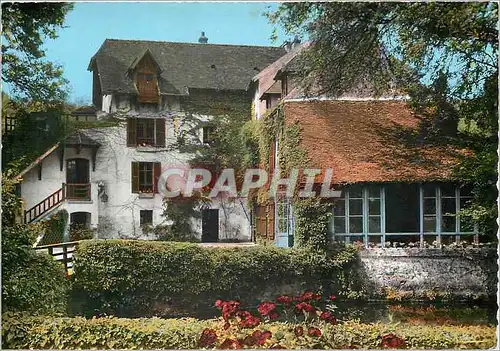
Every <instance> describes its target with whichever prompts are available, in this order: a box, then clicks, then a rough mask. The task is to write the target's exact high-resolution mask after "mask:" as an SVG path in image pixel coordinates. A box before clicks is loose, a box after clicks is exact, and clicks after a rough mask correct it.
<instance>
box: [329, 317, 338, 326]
mask: <svg viewBox="0 0 500 351" xmlns="http://www.w3.org/2000/svg"><path fill="white" fill-rule="evenodd" d="M328 323H330V324H331V325H336V324H337V318H335V317H330V318H328Z"/></svg>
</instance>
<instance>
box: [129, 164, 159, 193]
mask: <svg viewBox="0 0 500 351" xmlns="http://www.w3.org/2000/svg"><path fill="white" fill-rule="evenodd" d="M160 173H161V164H160V163H159V162H132V192H133V193H157V192H158V186H157V183H158V178H159V177H160Z"/></svg>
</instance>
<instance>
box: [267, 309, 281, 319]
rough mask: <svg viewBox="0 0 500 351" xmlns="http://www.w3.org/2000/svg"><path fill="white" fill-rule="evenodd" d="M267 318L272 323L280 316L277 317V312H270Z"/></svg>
mask: <svg viewBox="0 0 500 351" xmlns="http://www.w3.org/2000/svg"><path fill="white" fill-rule="evenodd" d="M268 317H269V319H270V320H272V321H274V320H276V319H278V318H280V315H279V313H278V312H276V311H271V312H270V313H269V316H268Z"/></svg>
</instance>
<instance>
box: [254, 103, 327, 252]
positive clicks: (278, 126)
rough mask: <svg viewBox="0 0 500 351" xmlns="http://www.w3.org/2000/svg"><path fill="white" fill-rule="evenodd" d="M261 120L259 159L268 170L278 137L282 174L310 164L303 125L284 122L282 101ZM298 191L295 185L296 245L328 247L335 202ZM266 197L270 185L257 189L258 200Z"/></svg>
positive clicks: (317, 248)
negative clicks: (301, 127)
mask: <svg viewBox="0 0 500 351" xmlns="http://www.w3.org/2000/svg"><path fill="white" fill-rule="evenodd" d="M259 122H260V126H259V127H260V128H259V131H260V133H259V136H260V142H259V151H260V161H261V164H262V165H264V167H265V168H266V170H267V171H268V172H269V171H270V170H269V160H270V157H271V150H272V145H273V143H274V142H275V140H276V138H277V139H278V164H279V168H280V174H281V175H280V176H281V177H286V175H287V174H289V172H290V170H291V169H293V168H297V169H299V170H300V169H304V168H307V167H308V165H309V164H310V159H309V157H308V154H307V151H306V150H305V149H304V148H303V147H301V145H300V140H301V129H300V125H299V124H298V123H297V122H295V123H290V124H286V123H285V121H284V110H283V104H280V105H278V106H277V107H276V109H274V110H273V111H272V112H271V113H269V114H267V115H266V116H264V117H263V119H261V120H260V121H259ZM298 191H299V188H296V193H295V196H294V199H293V216H294V219H295V232H294V233H293V234H294V246H296V247H311V248H313V249H315V250H325V249H327V248H328V225H329V222H330V218H331V215H332V211H331V208H332V203H331V202H329V201H323V200H321V199H319V198H307V199H301V198H299V197H298ZM266 201H268V192H267V189H262V190H261V191H260V192H259V193H258V203H260V204H263V203H265V202H266Z"/></svg>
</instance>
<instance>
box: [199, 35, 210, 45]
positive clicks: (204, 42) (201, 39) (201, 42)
mask: <svg viewBox="0 0 500 351" xmlns="http://www.w3.org/2000/svg"><path fill="white" fill-rule="evenodd" d="M198 43H200V44H206V43H208V38H207V37H206V36H205V32H201V37H200V38H199V39H198Z"/></svg>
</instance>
